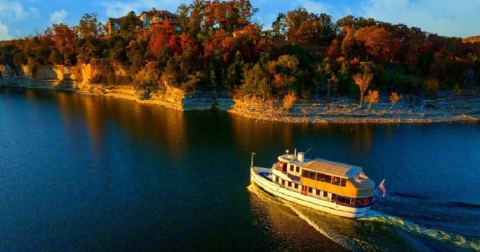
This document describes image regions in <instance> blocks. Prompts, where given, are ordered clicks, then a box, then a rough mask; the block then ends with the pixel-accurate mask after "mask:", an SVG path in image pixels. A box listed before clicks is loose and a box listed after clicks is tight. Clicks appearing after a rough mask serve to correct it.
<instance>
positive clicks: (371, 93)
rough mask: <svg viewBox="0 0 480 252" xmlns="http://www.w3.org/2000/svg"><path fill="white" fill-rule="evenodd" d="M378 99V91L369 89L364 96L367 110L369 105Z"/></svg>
mask: <svg viewBox="0 0 480 252" xmlns="http://www.w3.org/2000/svg"><path fill="white" fill-rule="evenodd" d="M379 100H380V96H379V94H378V91H377V90H371V89H369V90H368V94H367V96H365V101H367V102H368V109H367V111H370V107H371V106H372V103H377V102H378V101H379Z"/></svg>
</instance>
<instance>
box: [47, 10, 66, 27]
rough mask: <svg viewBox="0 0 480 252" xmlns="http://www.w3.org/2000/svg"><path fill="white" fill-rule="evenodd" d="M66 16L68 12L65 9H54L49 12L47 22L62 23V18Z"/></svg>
mask: <svg viewBox="0 0 480 252" xmlns="http://www.w3.org/2000/svg"><path fill="white" fill-rule="evenodd" d="M67 16H68V12H66V11H65V10H63V9H62V10H60V11H55V12H54V13H52V14H50V19H49V20H48V23H49V24H60V23H64V19H65V18H66V17H67Z"/></svg>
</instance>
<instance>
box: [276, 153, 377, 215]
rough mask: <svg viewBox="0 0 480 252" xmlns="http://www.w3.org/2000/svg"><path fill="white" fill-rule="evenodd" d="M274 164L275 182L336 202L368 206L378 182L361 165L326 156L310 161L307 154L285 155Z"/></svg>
mask: <svg viewBox="0 0 480 252" xmlns="http://www.w3.org/2000/svg"><path fill="white" fill-rule="evenodd" d="M278 160H279V162H277V163H275V164H274V165H273V169H272V175H273V177H272V178H273V181H274V182H276V183H278V184H280V185H281V186H282V187H285V188H287V189H290V190H293V191H298V192H300V193H302V194H304V195H310V196H313V197H316V198H320V199H323V200H328V201H332V202H336V203H337V204H342V205H348V206H354V207H365V206H370V205H371V204H372V203H373V202H374V200H375V197H374V196H373V194H374V190H375V183H374V182H373V181H372V180H371V179H369V178H368V177H367V176H366V175H365V174H364V173H363V171H362V168H361V167H358V166H353V165H349V164H343V163H338V162H333V161H328V160H324V159H313V160H309V159H306V158H305V154H304V153H302V152H299V153H298V154H293V155H292V154H290V155H289V154H284V155H282V156H279V157H278Z"/></svg>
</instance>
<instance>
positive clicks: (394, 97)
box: [388, 92, 403, 110]
mask: <svg viewBox="0 0 480 252" xmlns="http://www.w3.org/2000/svg"><path fill="white" fill-rule="evenodd" d="M402 98H403V95H402V94H397V93H396V92H392V93H391V95H390V102H392V106H391V107H390V108H389V109H388V110H392V108H393V106H395V104H397V102H398V101H399V100H400V99H402Z"/></svg>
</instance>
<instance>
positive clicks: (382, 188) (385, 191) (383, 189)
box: [378, 179, 387, 198]
mask: <svg viewBox="0 0 480 252" xmlns="http://www.w3.org/2000/svg"><path fill="white" fill-rule="evenodd" d="M384 183H385V179H383V180H382V182H380V185H379V186H378V188H380V190H381V191H382V193H383V197H384V198H385V195H387V189H385V185H384Z"/></svg>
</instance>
